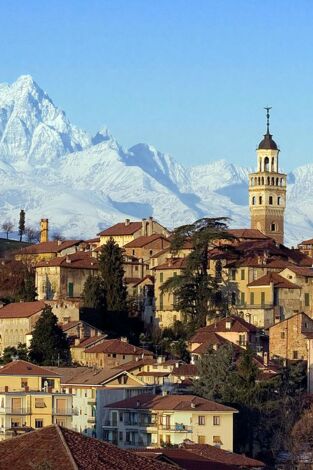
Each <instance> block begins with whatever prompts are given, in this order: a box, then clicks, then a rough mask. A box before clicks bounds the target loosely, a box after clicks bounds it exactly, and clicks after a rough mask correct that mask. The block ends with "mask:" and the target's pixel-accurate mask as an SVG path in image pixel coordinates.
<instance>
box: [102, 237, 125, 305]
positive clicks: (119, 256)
mask: <svg viewBox="0 0 313 470" xmlns="http://www.w3.org/2000/svg"><path fill="white" fill-rule="evenodd" d="M99 271H100V275H101V280H102V284H103V288H104V291H105V294H106V305H107V309H108V310H109V311H110V312H126V311H127V291H126V287H125V284H124V268H123V250H122V249H121V248H120V247H119V246H118V244H117V243H115V241H114V240H113V239H112V238H111V239H110V240H109V241H108V242H107V243H106V244H105V245H103V247H102V249H101V252H100V257H99Z"/></svg>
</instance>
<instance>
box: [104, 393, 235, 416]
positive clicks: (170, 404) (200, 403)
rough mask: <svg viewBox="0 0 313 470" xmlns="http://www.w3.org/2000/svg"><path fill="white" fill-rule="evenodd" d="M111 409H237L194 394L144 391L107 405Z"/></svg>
mask: <svg viewBox="0 0 313 470" xmlns="http://www.w3.org/2000/svg"><path fill="white" fill-rule="evenodd" d="M106 408H113V409H139V410H169V411H170V410H177V411H193V410H196V411H219V412H223V411H224V412H234V413H236V412H237V410H235V408H231V407H229V406H225V405H221V404H220V403H216V402H215V401H211V400H206V399H205V398H200V397H197V396H195V395H165V396H162V395H153V394H148V393H145V394H143V395H137V396H135V397H132V398H127V399H126V400H121V401H118V402H116V403H111V404H110V405H107V406H106Z"/></svg>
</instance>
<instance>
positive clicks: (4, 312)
mask: <svg viewBox="0 0 313 470" xmlns="http://www.w3.org/2000/svg"><path fill="white" fill-rule="evenodd" d="M45 306H46V304H45V303H44V302H43V301H42V300H36V301H34V302H15V303H12V304H7V305H5V306H4V307H2V308H0V318H29V317H31V316H32V315H35V314H36V313H38V312H40V311H41V310H43V309H44V308H45Z"/></svg>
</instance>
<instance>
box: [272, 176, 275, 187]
mask: <svg viewBox="0 0 313 470" xmlns="http://www.w3.org/2000/svg"><path fill="white" fill-rule="evenodd" d="M274 185H275V178H274V177H273V176H272V186H274Z"/></svg>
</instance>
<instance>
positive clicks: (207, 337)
mask: <svg viewBox="0 0 313 470" xmlns="http://www.w3.org/2000/svg"><path fill="white" fill-rule="evenodd" d="M190 341H191V342H192V343H202V344H200V346H198V347H197V348H196V349H194V350H193V351H192V354H204V353H206V352H208V349H209V348H210V347H212V346H214V345H217V346H221V345H222V344H232V343H231V342H230V341H228V340H227V339H225V338H223V337H222V336H220V335H219V334H218V333H214V332H213V331H209V332H208V331H202V332H201V331H199V332H198V333H195V335H194V336H193V337H192V338H191V340H190Z"/></svg>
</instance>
